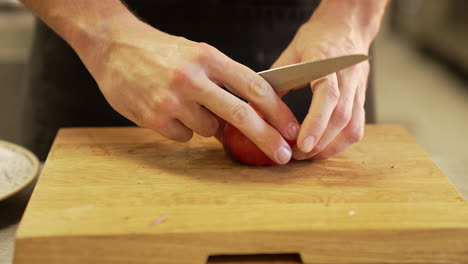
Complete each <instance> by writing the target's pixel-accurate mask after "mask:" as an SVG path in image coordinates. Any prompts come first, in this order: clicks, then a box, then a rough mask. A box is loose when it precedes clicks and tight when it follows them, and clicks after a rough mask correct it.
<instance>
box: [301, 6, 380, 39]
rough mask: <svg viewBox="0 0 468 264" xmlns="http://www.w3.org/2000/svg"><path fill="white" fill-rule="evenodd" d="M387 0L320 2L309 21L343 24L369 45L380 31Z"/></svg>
mask: <svg viewBox="0 0 468 264" xmlns="http://www.w3.org/2000/svg"><path fill="white" fill-rule="evenodd" d="M388 2H389V0H322V2H321V4H320V6H319V7H318V9H317V10H316V12H315V13H314V14H313V15H312V17H311V19H310V21H314V20H321V21H322V22H323V21H326V22H325V23H344V24H346V26H348V27H349V29H350V30H351V31H358V32H359V34H360V36H361V37H362V38H363V41H364V42H366V44H370V43H371V42H372V40H373V39H374V38H375V36H376V35H377V33H378V32H379V29H380V24H381V21H382V18H383V15H384V12H385V7H386V6H387V4H388Z"/></svg>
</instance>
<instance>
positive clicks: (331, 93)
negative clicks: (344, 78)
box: [327, 83, 341, 102]
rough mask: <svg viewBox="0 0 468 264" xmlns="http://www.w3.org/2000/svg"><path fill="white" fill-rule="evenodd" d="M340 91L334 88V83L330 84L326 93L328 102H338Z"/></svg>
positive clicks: (336, 87)
mask: <svg viewBox="0 0 468 264" xmlns="http://www.w3.org/2000/svg"><path fill="white" fill-rule="evenodd" d="M340 95H341V93H340V90H339V89H338V86H336V85H335V84H334V83H330V85H329V89H328V92H327V97H328V98H329V100H330V101H332V102H338V100H339V99H340Z"/></svg>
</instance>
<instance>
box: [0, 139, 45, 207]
mask: <svg viewBox="0 0 468 264" xmlns="http://www.w3.org/2000/svg"><path fill="white" fill-rule="evenodd" d="M38 172H39V160H38V159H37V157H36V156H35V155H34V154H33V153H31V152H30V151H29V150H27V149H25V148H23V147H21V146H18V145H16V144H13V143H10V142H7V141H3V140H0V201H1V200H4V199H6V198H8V197H10V196H12V195H14V194H15V193H17V192H19V191H20V190H22V189H23V188H25V187H26V186H28V184H30V183H31V182H32V181H33V180H34V178H35V177H36V176H37V174H38Z"/></svg>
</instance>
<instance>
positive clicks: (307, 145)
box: [301, 136, 315, 152]
mask: <svg viewBox="0 0 468 264" xmlns="http://www.w3.org/2000/svg"><path fill="white" fill-rule="evenodd" d="M314 143H315V138H314V137H313V136H308V137H306V138H305V139H304V141H302V148H301V150H302V151H303V152H310V151H311V150H312V148H313V147H314Z"/></svg>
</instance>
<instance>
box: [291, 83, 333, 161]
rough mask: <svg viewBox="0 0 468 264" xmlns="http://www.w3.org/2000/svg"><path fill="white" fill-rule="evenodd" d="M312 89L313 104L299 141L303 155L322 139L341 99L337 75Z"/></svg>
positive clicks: (313, 86) (316, 84)
mask: <svg viewBox="0 0 468 264" xmlns="http://www.w3.org/2000/svg"><path fill="white" fill-rule="evenodd" d="M312 89H313V93H314V96H313V97H312V103H311V106H310V108H309V113H308V114H307V116H306V118H305V119H304V122H302V127H301V131H300V132H299V136H298V140H297V145H298V148H299V150H300V151H302V152H303V153H307V152H309V151H311V150H312V148H313V147H314V146H315V143H316V142H317V141H318V140H319V139H320V138H321V136H322V134H323V132H324V131H325V129H326V127H327V125H328V123H329V120H330V117H331V115H332V113H333V109H334V108H335V106H336V104H337V103H338V100H339V97H340V91H339V89H338V81H337V77H336V74H331V75H328V76H327V77H325V78H323V79H321V80H319V81H317V82H315V83H314V84H313V85H312ZM295 158H296V156H295Z"/></svg>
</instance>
